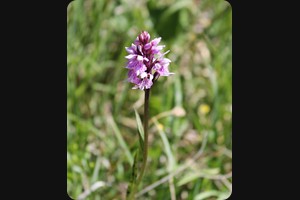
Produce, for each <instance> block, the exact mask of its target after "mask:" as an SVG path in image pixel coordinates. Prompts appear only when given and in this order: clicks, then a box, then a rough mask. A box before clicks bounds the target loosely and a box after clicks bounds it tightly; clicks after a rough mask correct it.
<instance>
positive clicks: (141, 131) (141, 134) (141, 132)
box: [134, 109, 144, 151]
mask: <svg viewBox="0 0 300 200" xmlns="http://www.w3.org/2000/svg"><path fill="white" fill-rule="evenodd" d="M134 112H135V118H136V122H137V126H138V133H139V142H140V147H141V149H142V151H144V150H143V149H144V128H143V124H142V121H141V118H140V115H139V113H138V112H137V110H136V109H134Z"/></svg>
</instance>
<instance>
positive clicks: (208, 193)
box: [194, 190, 220, 200]
mask: <svg viewBox="0 0 300 200" xmlns="http://www.w3.org/2000/svg"><path fill="white" fill-rule="evenodd" d="M219 195H220V192H218V191H216V190H210V191H206V192H201V193H200V194H198V195H197V196H196V197H195V198H194V200H202V199H207V198H208V197H212V196H216V197H219Z"/></svg>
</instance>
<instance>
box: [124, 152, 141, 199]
mask: <svg viewBox="0 0 300 200" xmlns="http://www.w3.org/2000/svg"><path fill="white" fill-rule="evenodd" d="M138 158H139V149H136V150H135V152H134V162H133V165H132V172H131V179H130V183H129V184H130V185H129V187H128V190H127V195H129V194H130V193H131V192H132V191H133V189H134V187H135V185H136V180H137V170H138V169H137V168H138V165H137V164H138Z"/></svg>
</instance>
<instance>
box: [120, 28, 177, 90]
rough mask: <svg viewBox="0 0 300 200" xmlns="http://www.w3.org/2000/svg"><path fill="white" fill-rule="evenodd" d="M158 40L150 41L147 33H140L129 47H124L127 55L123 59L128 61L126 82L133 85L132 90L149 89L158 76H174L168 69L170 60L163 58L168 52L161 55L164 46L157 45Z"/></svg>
mask: <svg viewBox="0 0 300 200" xmlns="http://www.w3.org/2000/svg"><path fill="white" fill-rule="evenodd" d="M160 40H161V38H155V39H153V40H151V41H150V35H149V33H147V32H146V31H142V33H141V34H140V35H139V36H138V37H137V38H136V40H135V41H134V43H133V44H132V45H131V47H126V51H127V52H128V53H129V55H128V56H126V57H125V58H127V59H128V62H127V66H126V68H127V69H129V71H128V81H129V82H131V83H134V84H135V86H134V87H133V88H132V89H141V90H144V89H150V88H151V86H152V85H153V82H154V81H155V80H157V79H158V77H159V76H169V75H171V74H174V73H170V72H169V69H168V67H169V64H170V62H171V60H169V59H168V58H164V55H165V54H167V53H168V52H169V51H167V52H165V53H161V50H162V49H163V48H164V47H165V46H163V45H158V43H159V42H160Z"/></svg>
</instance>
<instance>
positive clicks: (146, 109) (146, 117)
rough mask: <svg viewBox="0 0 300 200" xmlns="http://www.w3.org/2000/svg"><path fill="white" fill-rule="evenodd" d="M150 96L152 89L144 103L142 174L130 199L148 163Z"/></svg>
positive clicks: (134, 190)
mask: <svg viewBox="0 0 300 200" xmlns="http://www.w3.org/2000/svg"><path fill="white" fill-rule="evenodd" d="M149 97H150V89H146V90H145V103H144V151H143V163H142V168H141V171H140V175H139V177H138V179H137V181H136V184H134V187H133V189H132V191H131V194H130V196H129V200H131V199H133V198H134V195H135V193H136V190H137V188H138V186H139V184H140V183H141V181H142V178H143V175H144V172H145V169H146V165H147V158H148V121H149Z"/></svg>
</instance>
